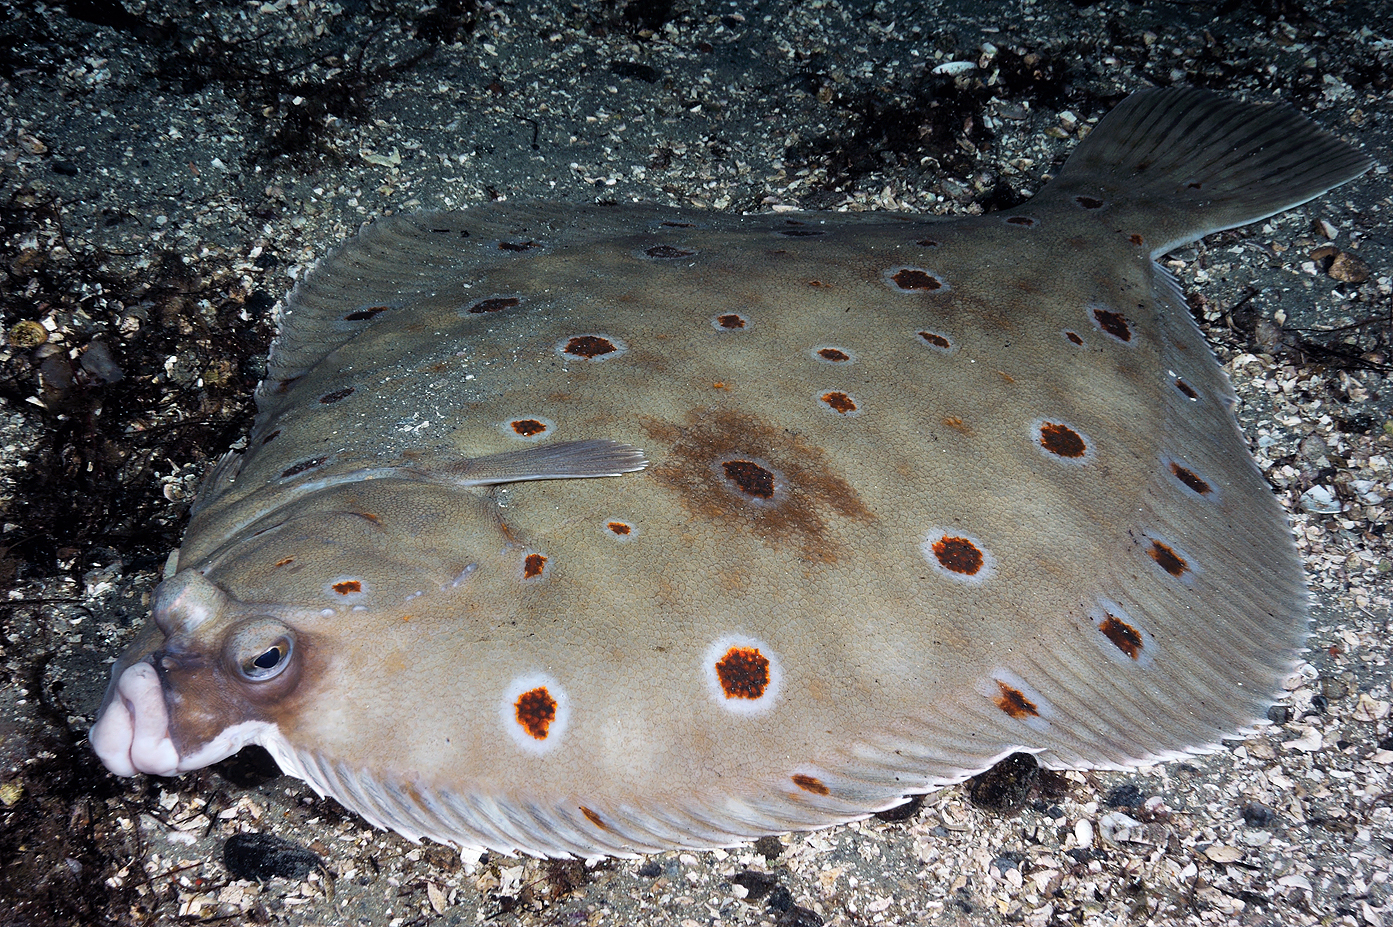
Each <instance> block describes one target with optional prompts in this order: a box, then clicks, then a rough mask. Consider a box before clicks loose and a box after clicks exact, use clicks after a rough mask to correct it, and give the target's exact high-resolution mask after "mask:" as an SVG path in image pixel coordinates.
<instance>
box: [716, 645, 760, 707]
mask: <svg viewBox="0 0 1393 927" xmlns="http://www.w3.org/2000/svg"><path fill="white" fill-rule="evenodd" d="M716 678H717V679H719V680H720V681H721V691H722V692H724V693H725V696H726V698H743V699H750V700H753V699H757V698H760V697H761V696H763V695H764V692H765V690H767V689H768V688H769V678H770V677H769V658H768V657H766V656H765V655H764V654H762V653H760V652H759V648H757V647H732V648H730V649H729V650H727V651H726V653H725V656H723V657H721V658H720V659H719V660H717V661H716Z"/></svg>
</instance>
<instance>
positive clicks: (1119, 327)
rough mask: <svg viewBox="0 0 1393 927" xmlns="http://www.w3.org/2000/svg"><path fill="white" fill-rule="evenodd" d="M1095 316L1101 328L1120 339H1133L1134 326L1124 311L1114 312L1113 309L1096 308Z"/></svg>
mask: <svg viewBox="0 0 1393 927" xmlns="http://www.w3.org/2000/svg"><path fill="white" fill-rule="evenodd" d="M1093 318H1095V319H1097V320H1098V327H1099V328H1101V329H1102V330H1103V331H1105V332H1107V333H1108V334H1109V335H1112V336H1113V337H1114V338H1116V339H1117V340H1118V341H1131V340H1132V326H1131V324H1130V323H1129V322H1128V321H1127V318H1126V316H1124V315H1123V314H1122V313H1120V312H1113V311H1112V310H1111V309H1094V310H1093Z"/></svg>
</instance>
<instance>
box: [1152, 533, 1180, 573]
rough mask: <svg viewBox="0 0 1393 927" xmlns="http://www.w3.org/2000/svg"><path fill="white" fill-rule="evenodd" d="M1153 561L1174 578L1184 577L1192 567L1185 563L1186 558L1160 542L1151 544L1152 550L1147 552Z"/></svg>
mask: <svg viewBox="0 0 1393 927" xmlns="http://www.w3.org/2000/svg"><path fill="white" fill-rule="evenodd" d="M1147 553H1149V554H1150V555H1151V559H1152V560H1155V561H1156V562H1157V563H1158V564H1159V565H1160V567H1161V569H1163V570H1165V571H1166V572H1167V573H1169V574H1170V575H1172V576H1183V575H1185V572H1186V571H1187V570H1189V569H1190V565H1189V564H1188V563H1186V562H1185V558H1184V557H1182V556H1180V555H1179V554H1177V553H1176V552H1175V550H1174V549H1172V548H1171V547H1170V546H1169V545H1166V544H1162V543H1161V542H1160V541H1152V542H1151V550H1149V551H1147Z"/></svg>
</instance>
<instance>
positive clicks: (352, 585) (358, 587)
mask: <svg viewBox="0 0 1393 927" xmlns="http://www.w3.org/2000/svg"><path fill="white" fill-rule="evenodd" d="M334 591H335V592H337V593H338V594H339V595H357V594H358V593H360V592H362V591H363V581H362V580H360V579H344V580H340V581H338V582H336V583H334Z"/></svg>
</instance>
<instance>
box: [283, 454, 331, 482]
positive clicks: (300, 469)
mask: <svg viewBox="0 0 1393 927" xmlns="http://www.w3.org/2000/svg"><path fill="white" fill-rule="evenodd" d="M328 459H329V458H328V457H311V458H310V459H309V460H302V461H300V462H299V463H297V464H292V465H291V466H289V467H287V468H286V469H285V470H284V471H282V472H281V479H285V478H286V477H290V476H299V475H300V474H301V473H306V472H308V471H310V470H313V469H314V468H315V467H317V466H319V465H320V464H322V463H324V461H326V460H328Z"/></svg>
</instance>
